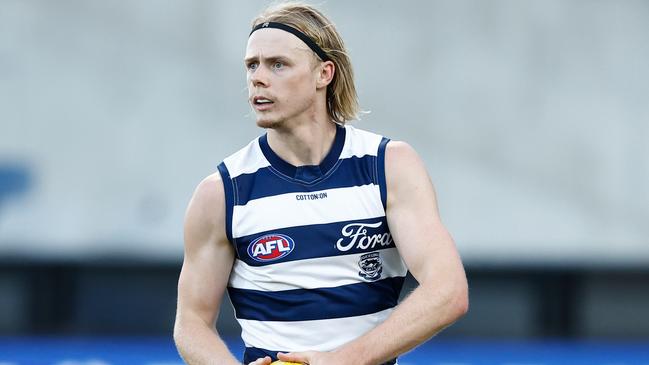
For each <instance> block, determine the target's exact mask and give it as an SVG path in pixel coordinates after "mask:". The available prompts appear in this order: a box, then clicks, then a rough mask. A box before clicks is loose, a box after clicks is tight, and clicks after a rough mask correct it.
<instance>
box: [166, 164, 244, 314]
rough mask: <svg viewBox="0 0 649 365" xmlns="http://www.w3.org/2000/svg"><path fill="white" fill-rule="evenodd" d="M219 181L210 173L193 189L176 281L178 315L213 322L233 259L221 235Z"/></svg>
mask: <svg viewBox="0 0 649 365" xmlns="http://www.w3.org/2000/svg"><path fill="white" fill-rule="evenodd" d="M224 216H225V204H224V195H223V184H222V182H221V180H220V179H219V178H218V177H217V176H215V175H213V176H211V177H209V178H207V179H205V180H204V181H203V182H201V184H200V185H199V186H198V188H197V189H196V192H195V193H194V196H193V197H192V200H191V202H190V203H189V207H188V208H187V213H186V217H185V233H184V236H185V257H184V260H183V266H182V270H181V272H180V278H179V280H178V318H179V319H180V320H182V319H183V318H187V317H189V316H191V317H196V316H197V317H199V318H200V319H202V320H203V321H205V322H206V323H207V324H209V325H213V324H214V322H215V321H216V317H217V315H218V311H219V307H220V304H221V300H222V298H223V294H224V292H225V289H226V286H227V282H228V278H229V275H230V270H231V269H232V263H233V260H234V250H233V248H232V246H231V245H230V243H229V241H228V240H227V238H226V234H225V218H224Z"/></svg>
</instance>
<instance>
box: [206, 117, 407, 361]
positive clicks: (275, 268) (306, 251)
mask: <svg viewBox="0 0 649 365" xmlns="http://www.w3.org/2000/svg"><path fill="white" fill-rule="evenodd" d="M388 141H389V140H388V139H387V138H385V137H382V136H380V135H377V134H374V133H370V132H366V131H363V130H360V129H356V128H354V127H351V126H340V125H338V126H337V127H336V136H335V138H334V142H333V145H332V147H331V149H330V151H329V152H328V154H327V156H326V157H325V158H324V159H323V161H322V162H321V163H320V165H317V166H316V165H307V166H298V167H296V166H293V165H291V164H289V163H287V162H285V161H284V160H282V159H281V158H280V157H279V156H277V155H276V154H275V153H274V152H273V150H272V149H271V148H270V146H269V145H268V140H267V136H266V135H262V136H261V137H259V138H257V139H255V140H253V141H252V142H250V143H249V144H248V145H247V146H245V147H244V148H242V149H241V150H239V151H238V152H236V153H235V154H233V155H231V156H229V157H228V158H226V159H225V160H224V161H223V162H222V163H221V164H220V165H219V167H218V170H219V172H220V174H221V177H222V179H223V185H224V190H225V200H226V234H227V237H228V239H229V240H230V242H231V243H232V245H233V246H234V248H235V255H236V257H235V262H234V266H233V269H232V272H231V274H230V279H229V283H228V294H229V296H230V300H231V302H232V305H233V307H234V310H235V315H236V318H237V321H238V322H239V324H240V325H241V329H242V334H241V337H242V339H243V341H244V343H245V345H246V351H245V353H244V363H246V364H247V363H249V362H251V361H254V360H255V359H257V358H259V357H264V356H266V355H269V356H271V357H272V358H273V359H276V354H277V352H278V351H282V352H291V351H305V350H316V351H330V350H334V349H336V348H338V347H340V346H342V345H344V344H345V343H347V342H349V341H352V340H354V339H355V338H357V337H359V336H361V335H362V334H364V333H365V332H367V331H369V330H371V329H372V328H374V327H376V326H377V325H378V324H380V323H381V322H383V321H384V320H385V319H386V318H387V317H388V316H389V315H390V313H391V312H392V310H393V307H395V306H396V305H397V301H398V298H399V293H400V291H401V287H402V285H403V281H404V278H405V276H406V273H407V268H406V266H405V264H404V262H403V260H402V259H401V256H400V255H399V253H398V251H397V248H396V247H395V245H394V241H393V240H392V236H391V234H390V230H389V228H388V224H387V220H386V216H385V205H386V183H385V167H384V166H385V148H386V145H387V143H388ZM389 364H394V361H392V362H389Z"/></svg>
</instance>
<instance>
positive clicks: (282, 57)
mask: <svg viewBox="0 0 649 365" xmlns="http://www.w3.org/2000/svg"><path fill="white" fill-rule="evenodd" d="M262 58H263V59H264V60H268V61H271V62H272V61H277V60H290V59H291V58H290V57H288V56H286V55H277V56H269V57H262ZM258 60H259V56H250V57H246V58H244V59H243V62H244V63H249V62H253V61H258Z"/></svg>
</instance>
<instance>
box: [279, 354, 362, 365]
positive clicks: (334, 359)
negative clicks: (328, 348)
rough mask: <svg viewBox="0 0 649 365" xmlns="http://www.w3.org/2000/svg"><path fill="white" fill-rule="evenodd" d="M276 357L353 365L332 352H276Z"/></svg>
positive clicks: (320, 364)
mask: <svg viewBox="0 0 649 365" xmlns="http://www.w3.org/2000/svg"><path fill="white" fill-rule="evenodd" d="M277 357H278V358H279V359H280V360H282V361H287V362H299V363H303V364H307V365H354V364H351V363H349V359H339V358H338V357H339V355H338V354H336V353H334V352H319V351H305V352H291V353H288V354H285V353H282V352H278V353H277Z"/></svg>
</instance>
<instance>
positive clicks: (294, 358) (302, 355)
mask: <svg viewBox="0 0 649 365" xmlns="http://www.w3.org/2000/svg"><path fill="white" fill-rule="evenodd" d="M310 354H311V353H310V352H290V353H288V354H285V353H283V352H278V353H277V358H278V359H280V360H282V361H287V362H294V363H299V364H308V363H309V358H310V357H311V356H310ZM291 365H293V364H291ZM295 365H298V364H295Z"/></svg>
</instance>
